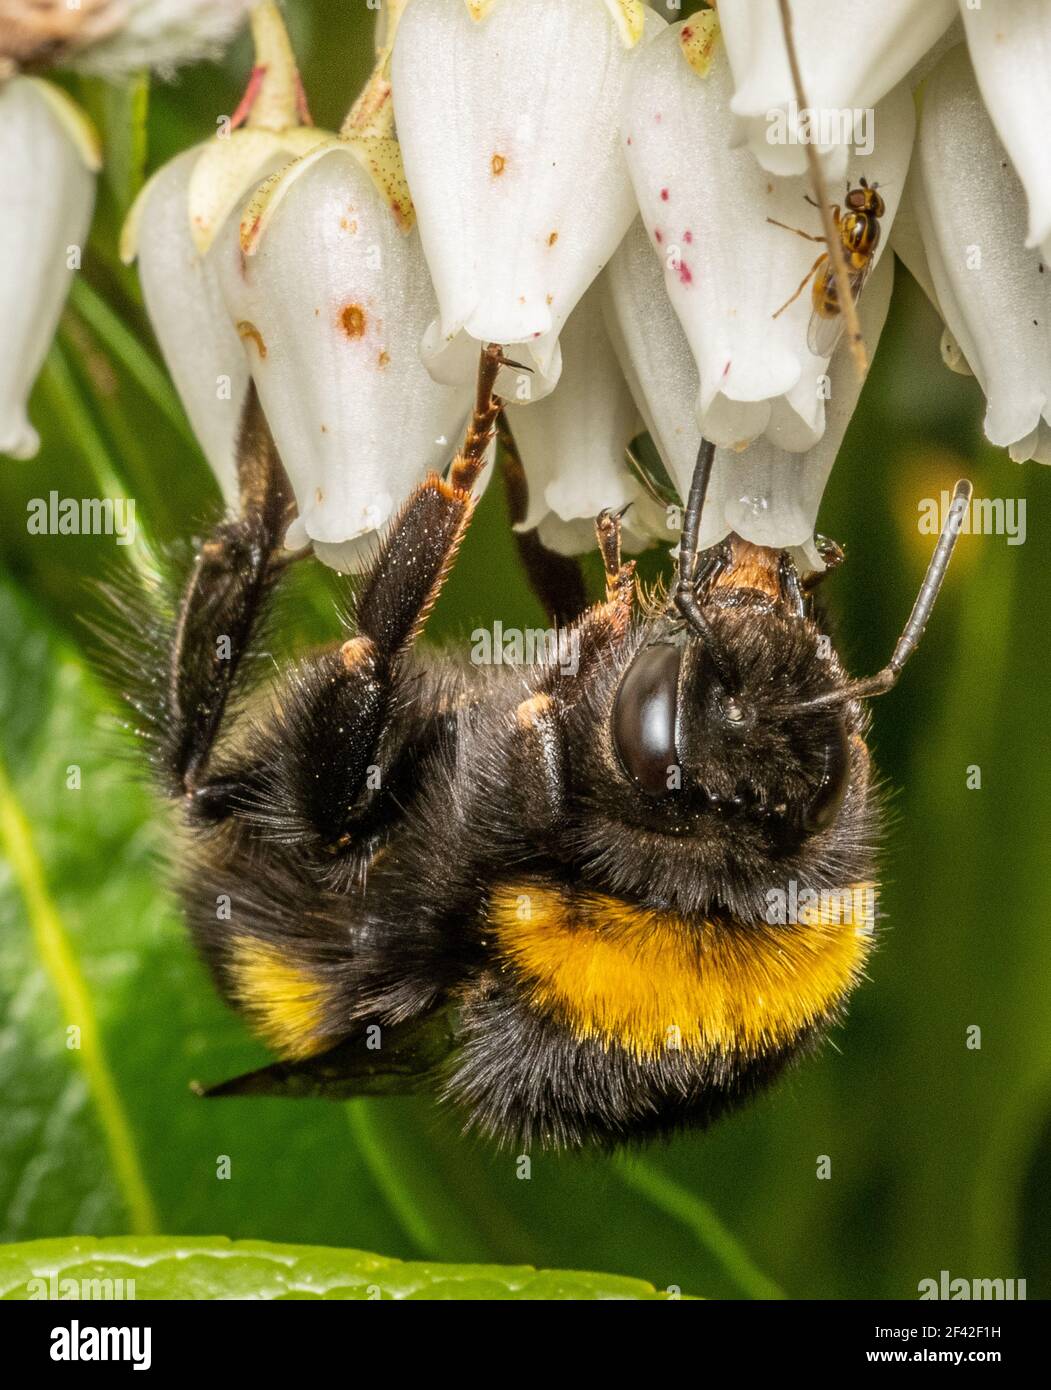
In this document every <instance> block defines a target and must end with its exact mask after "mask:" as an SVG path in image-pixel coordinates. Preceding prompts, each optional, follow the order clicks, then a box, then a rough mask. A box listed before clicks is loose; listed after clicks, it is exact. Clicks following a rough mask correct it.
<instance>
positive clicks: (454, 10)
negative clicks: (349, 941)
mask: <svg viewBox="0 0 1051 1390" xmlns="http://www.w3.org/2000/svg"><path fill="white" fill-rule="evenodd" d="M647 24H648V27H649V30H650V31H651V32H652V31H654V30H656V29H659V28H660V27H662V25H661V21H660V20H659V19H658V18H657V16H656V15H653V14H649V15H648V16H647ZM638 51H639V50H638V47H637V46H636V47H633V48H628V47H626V46H625V43H624V41H623V39H622V37H621V34H620V32H619V30H618V25H617V24H615V23H614V21H613V19H612V17H611V14H610V10H609V8H608V6H607V4H606V3H605V0H562V3H560V4H558V5H552V4H550V3H548V0H499V2H498V3H497V4H495V5H493V6H491V7H490V8H488V9H487V11H486V12H485V13H484V15H482V16H481V17H479V18H472V16H471V14H470V12H469V10H468V7H467V6H466V5H465V4H464V3H463V0H413V3H412V4H411V5H410V6H409V7H408V9H407V10H406V11H405V13H404V15H403V17H402V19H401V22H400V25H399V28H398V34H397V39H396V42H395V46H394V58H393V65H392V80H393V87H394V105H395V114H396V119H397V126H398V135H399V139H400V141H401V145H402V153H403V157H404V161H405V171H406V174H407V176H408V181H409V187H410V188H411V190H412V197H413V202H414V203H415V205H416V212H417V216H418V218H419V223H420V233H421V236H422V239H423V246H424V250H425V252H426V255H427V260H428V264H429V265H430V268H431V273H432V275H433V277H434V284H435V288H436V291H437V294H438V300H439V304H440V307H441V314H440V324H439V326H438V328H437V329H435V330H432V332H431V333H430V334H429V335H428V340H427V347H428V351H429V353H430V354H431V355H434V354H436V353H439V352H441V351H442V350H443V349H444V348H446V347H447V345H448V344H450V343H452V342H453V341H454V340H455V338H456V337H457V335H458V334H459V333H460V332H461V330H463V331H466V333H467V334H468V336H469V337H471V338H474V339H476V340H477V341H479V342H499V343H502V344H504V345H505V346H507V347H508V349H509V352H510V355H511V356H512V357H518V358H519V359H520V360H522V361H523V362H525V363H526V364H527V365H529V366H531V367H532V368H534V370H535V372H536V374H537V378H538V379H537V381H536V383H535V385H536V387H537V389H536V390H535V392H534V398H536V397H538V396H539V395H540V394H542V393H543V391H544V390H545V389H550V387H551V385H553V378H554V377H555V368H556V366H557V360H558V359H557V341H558V335H559V332H560V331H561V328H562V325H563V324H564V323H565V321H566V319H567V318H568V316H569V314H570V313H571V311H572V310H573V307H574V306H575V305H576V304H577V302H578V301H579V299H580V298H581V296H582V295H583V293H584V291H585V290H586V289H587V287H588V285H589V284H590V283H591V282H592V280H594V278H595V276H596V275H597V274H598V272H599V271H600V270H601V268H602V266H603V265H604V264H605V262H606V261H607V260H608V259H609V257H610V256H611V255H612V253H613V251H614V249H615V248H616V246H617V243H618V242H619V241H620V239H621V237H622V236H623V234H624V232H625V231H626V230H627V227H628V225H629V224H630V222H631V218H632V215H633V211H634V207H633V198H632V192H631V185H630V182H629V180H628V176H627V170H626V168H625V164H624V157H623V154H622V152H621V150H620V148H619V144H618V139H617V125H618V114H619V104H620V95H621V90H622V87H623V83H624V78H625V75H626V73H627V71H628V69H629V68H630V66H631V64H632V63H633V61H634V60H635V57H636V54H637V53H638Z"/></svg>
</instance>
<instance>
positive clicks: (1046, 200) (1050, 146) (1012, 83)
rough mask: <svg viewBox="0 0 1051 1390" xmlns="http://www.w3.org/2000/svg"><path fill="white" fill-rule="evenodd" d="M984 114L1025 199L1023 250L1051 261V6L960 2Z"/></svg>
mask: <svg viewBox="0 0 1051 1390" xmlns="http://www.w3.org/2000/svg"><path fill="white" fill-rule="evenodd" d="M961 10H962V13H963V24H964V30H965V32H966V34H967V46H968V48H969V50H970V54H971V62H972V64H973V66H974V72H975V76H976V77H977V79H978V86H979V89H980V90H981V93H982V97H983V99H984V101H985V105H986V109H987V110H988V112H989V115H990V117H991V118H992V122H993V125H994V126H995V127H996V130H997V134H998V135H999V136H1000V139H1001V140H1002V141H1003V143H1004V146H1005V148H1006V150H1007V153H1008V154H1009V155H1010V157H1011V162H1012V163H1013V165H1014V167H1015V170H1016V172H1017V173H1018V176H1019V178H1020V179H1021V180H1022V184H1023V186H1024V188H1025V192H1026V197H1027V198H1028V200H1029V223H1028V231H1027V236H1026V245H1027V246H1029V247H1033V246H1040V245H1042V246H1043V254H1044V258H1045V260H1046V259H1048V258H1049V257H1051V143H1049V141H1048V138H1047V132H1048V129H1049V128H1051V3H1049V0H982V3H981V4H980V5H978V6H976V5H974V4H973V3H972V4H968V3H967V0H961Z"/></svg>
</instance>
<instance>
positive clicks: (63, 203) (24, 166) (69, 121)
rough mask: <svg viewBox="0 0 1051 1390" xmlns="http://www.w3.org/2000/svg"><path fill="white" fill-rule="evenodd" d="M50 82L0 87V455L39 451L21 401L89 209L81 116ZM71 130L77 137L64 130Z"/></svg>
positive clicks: (91, 198) (65, 287)
mask: <svg viewBox="0 0 1051 1390" xmlns="http://www.w3.org/2000/svg"><path fill="white" fill-rule="evenodd" d="M68 107H72V102H70V100H69V98H68V97H66V96H65V95H64V94H63V93H58V92H57V89H53V88H51V87H50V84H48V83H45V82H41V81H39V80H38V79H36V78H29V77H15V78H12V79H11V80H10V81H8V82H5V83H2V84H0V187H2V189H3V202H2V209H3V210H2V212H0V323H2V324H3V336H2V338H0V454H10V455H12V456H13V457H14V458H32V457H33V455H34V454H35V453H36V452H37V449H38V447H39V445H40V440H39V437H38V435H37V433H36V430H34V429H33V427H32V425H31V424H30V423H29V418H28V416H27V415H26V401H27V399H28V396H29V393H30V391H31V389H32V386H33V382H34V380H35V379H36V375H37V372H38V371H39V370H40V367H41V364H42V363H43V361H44V358H45V356H46V355H47V350H48V348H49V347H50V346H51V339H52V338H53V337H54V334H55V329H56V327H57V326H58V320H59V316H60V315H61V313H62V306H63V304H64V303H65V301H66V295H67V294H68V292H69V286H70V282H71V280H72V278H73V270H72V268H71V259H72V257H73V253H74V252H75V251H79V249H80V248H82V247H83V245H84V242H85V241H86V240H87V235H88V228H89V227H90V225H91V213H92V209H93V207H94V202H95V176H94V169H95V168H97V167H98V165H97V163H95V162H94V161H93V160H91V159H90V157H89V156H90V153H91V146H90V142H88V141H87V137H86V135H85V132H84V127H83V122H84V118H82V117H79V116H78V119H79V121H80V122H81V125H79V126H78V125H77V123H76V121H74V119H73V116H72V115H71V114H70V113H69V112H68V110H67V108H68ZM77 130H79V132H80V133H79V134H75V133H74V132H75V131H77Z"/></svg>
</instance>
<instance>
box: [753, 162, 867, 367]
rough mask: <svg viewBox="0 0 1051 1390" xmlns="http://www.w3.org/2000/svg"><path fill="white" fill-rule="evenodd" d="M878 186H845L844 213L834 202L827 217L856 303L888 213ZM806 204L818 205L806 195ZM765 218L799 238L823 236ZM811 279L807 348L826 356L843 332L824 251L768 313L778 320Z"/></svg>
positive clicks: (863, 182)
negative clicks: (779, 302)
mask: <svg viewBox="0 0 1051 1390" xmlns="http://www.w3.org/2000/svg"><path fill="white" fill-rule="evenodd" d="M878 188H879V185H878V184H875V183H873V184H870V183H869V182H868V180H867V179H864V178H863V179H862V180H861V181H860V183H859V184H858V187H857V188H851V187H850V185H849V184H848V185H847V194H846V199H845V201H844V207H845V211H844V210H843V209H842V208H840V206H839V204H838V203H837V204H835V205H834V206H833V208H832V221H833V223H834V224H835V228H836V231H837V232H838V234H839V238H840V241H841V243H842V246H843V255H844V257H845V258H846V263H847V281H848V283H849V285H850V293H851V296H852V297H853V299H854V302H855V303H857V301H858V298H859V297H860V295H861V291H862V290H863V289H864V288H865V281H866V280H867V279H868V278H869V273H870V272H871V270H872V267H873V265H874V263H875V256H876V248H877V247H878V246H879V244H880V237H881V235H882V230H883V229H882V227H881V225H880V218H881V217H883V216H884V214H885V213H886V211H887V206H886V204H885V203H884V201H883V196H882V194H881V193H879V192H878ZM807 202H808V203H810V204H811V205H812V206H813V207H817V206H818V204H817V203H815V202H814V200H813V198H811V197H809V195H808V196H807ZM766 220H767V221H768V222H770V223H772V224H773V226H775V227H784V229H785V231H788V232H795V234H796V236H801V237H804V238H805V239H806V240H807V241H821V242H823V241H824V237H820V236H812V235H811V234H810V232H804V231H802V230H801V229H800V228H799V227H789V226H788V224H787V223H785V222H778V221H776V220H775V219H774V218H773V217H768V218H767V219H766ZM811 280H813V281H814V288H813V291H812V293H811V300H812V304H813V310H812V312H811V315H810V324H809V326H808V328H807V346H808V347H809V348H810V351H811V352H812V353H813V354H814V356H815V357H831V355H832V353H833V352H834V351H835V347H836V344H837V343H838V342H839V339H840V336H841V335H842V332H843V313H842V308H841V305H840V302H839V287H838V285H837V284H836V275H835V271H834V270H833V268H832V260H831V257H830V256H829V253H828V251H827V250H825V251H822V253H821V255H820V256H818V258H817V260H816V261H815V262H814V264H813V265H812V266H811V267H810V269H809V270H808V271H807V273H806V275H805V276H804V277H803V280H802V281H801V282H800V285H799V288H798V289H797V290H796V292H795V293H794V294H793V295H792V296H791V298H789V299H786V300H785V302H784V304H782V305H781V307H780V309H778V310H777V311H776V312H775V314H774V315H773V317H774V318H775V319H776V318H780V316H781V315H782V314H783V313H784V311H785V310H786V309H787V308H788V306H789V305H790V304H794V303H795V302H796V300H797V299H798V298H799V296H800V295H801V294H802V293H803V291H804V290H805V289H806V287H807V285H808V284H809V283H810V281H811Z"/></svg>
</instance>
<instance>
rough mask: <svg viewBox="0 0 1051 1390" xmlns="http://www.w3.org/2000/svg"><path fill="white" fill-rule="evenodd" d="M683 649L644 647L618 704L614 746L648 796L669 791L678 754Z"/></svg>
mask: <svg viewBox="0 0 1051 1390" xmlns="http://www.w3.org/2000/svg"><path fill="white" fill-rule="evenodd" d="M680 655H681V653H680V649H679V648H678V647H670V646H668V645H667V644H665V643H661V644H659V645H654V646H651V647H643V649H642V651H640V652H639V654H638V656H636V658H635V660H634V661H633V662H632V663H631V665H630V666H629V667H628V669H627V671H626V673H625V675H624V678H623V679H622V680H621V683H620V688H619V689H618V691H617V695H616V698H615V700H614V702H613V746H614V747H615V748H616V750H617V757H618V758H619V759H620V763H621V766H622V767H623V769H624V771H625V772H626V773H627V774H628V776H629V777H631V778H633V780H634V781H636V782H637V783H638V785H639V786H640V787H641V788H642V790H643V791H644V792H645V793H646V794H647V796H663V795H664V794H665V793H666V792H667V791H668V769H669V768H671V767H674V766H675V765H676V764H677V763H678V761H679V755H678V753H677V752H676V749H675V722H676V714H677V710H678V693H679V660H680Z"/></svg>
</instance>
